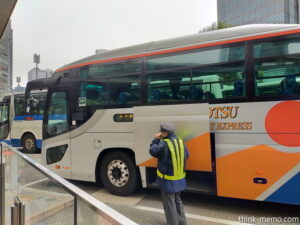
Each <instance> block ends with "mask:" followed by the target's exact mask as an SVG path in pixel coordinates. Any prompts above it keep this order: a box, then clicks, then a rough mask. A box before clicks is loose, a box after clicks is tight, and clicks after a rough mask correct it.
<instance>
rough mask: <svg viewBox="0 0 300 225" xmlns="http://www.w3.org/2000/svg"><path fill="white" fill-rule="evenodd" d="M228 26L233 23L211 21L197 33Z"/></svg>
mask: <svg viewBox="0 0 300 225" xmlns="http://www.w3.org/2000/svg"><path fill="white" fill-rule="evenodd" d="M229 27H233V25H229V24H226V23H224V22H222V21H219V22H218V23H217V22H213V23H212V24H211V25H210V26H207V27H204V28H202V30H200V31H199V33H202V32H208V31H212V30H220V29H224V28H229Z"/></svg>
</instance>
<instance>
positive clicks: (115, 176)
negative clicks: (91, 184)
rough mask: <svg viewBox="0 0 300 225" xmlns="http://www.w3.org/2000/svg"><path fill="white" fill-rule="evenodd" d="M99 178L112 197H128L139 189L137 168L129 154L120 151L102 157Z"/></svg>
mask: <svg viewBox="0 0 300 225" xmlns="http://www.w3.org/2000/svg"><path fill="white" fill-rule="evenodd" d="M112 168H114V169H112ZM109 169H110V171H109V173H108V170H109ZM109 174H110V175H109ZM100 176H101V181H102V184H103V185H104V187H105V188H106V189H107V190H108V191H109V192H110V193H112V194H114V195H120V196H126V195H130V194H132V193H133V192H135V191H136V190H137V189H138V188H139V187H140V175H139V171H138V168H137V166H136V165H135V163H134V160H133V159H132V158H131V157H130V156H129V154H127V153H124V152H122V151H114V152H112V153H109V154H107V155H106V156H105V157H104V159H103V160H102V163H101V167H100Z"/></svg>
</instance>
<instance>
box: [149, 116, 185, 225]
mask: <svg viewBox="0 0 300 225" xmlns="http://www.w3.org/2000/svg"><path fill="white" fill-rule="evenodd" d="M174 132H175V126H174V124H172V123H168V122H162V123H161V124H160V132H159V133H157V134H155V138H154V140H153V141H152V143H151V145H150V150H149V152H150V154H151V155H152V156H153V157H155V158H157V159H158V162H157V171H156V172H157V183H158V184H159V186H160V189H161V196H162V202H163V206H164V210H165V215H166V219H167V224H168V225H185V224H186V217H185V214H184V209H183V204H182V201H181V198H180V192H181V191H183V190H184V189H185V187H186V181H185V164H186V159H187V158H188V157H189V152H188V150H187V148H186V146H185V144H184V143H183V141H182V139H181V138H178V137H176V135H175V133H174Z"/></svg>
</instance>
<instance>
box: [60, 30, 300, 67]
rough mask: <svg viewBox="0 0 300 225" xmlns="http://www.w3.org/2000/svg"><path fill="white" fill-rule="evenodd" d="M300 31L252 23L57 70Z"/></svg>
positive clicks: (89, 59)
mask: <svg viewBox="0 0 300 225" xmlns="http://www.w3.org/2000/svg"><path fill="white" fill-rule="evenodd" d="M298 32H300V25H299V24H251V25H244V26H237V27H231V28H226V29H220V30H215V31H209V32H203V33H197V34H192V35H188V36H183V37H178V38H171V39H166V40H161V41H152V42H148V43H144V44H139V45H133V46H129V47H125V48H119V49H115V50H110V51H105V52H103V53H100V54H95V55H92V56H89V57H86V58H83V59H81V60H78V61H75V62H73V63H71V64H68V65H65V66H63V67H61V68H59V69H58V70H57V71H56V72H60V71H63V70H67V69H71V68H75V67H79V66H84V65H89V64H96V63H104V62H111V61H120V60H124V59H133V58H138V57H143V56H150V55H158V54H164V53H169V52H177V51H182V50H188V49H194V48H201V47H208V46H215V45H220V44H226V43H234V42H239V41H244V40H251V39H258V38H263V37H272V36H277V35H284V34H289V33H298Z"/></svg>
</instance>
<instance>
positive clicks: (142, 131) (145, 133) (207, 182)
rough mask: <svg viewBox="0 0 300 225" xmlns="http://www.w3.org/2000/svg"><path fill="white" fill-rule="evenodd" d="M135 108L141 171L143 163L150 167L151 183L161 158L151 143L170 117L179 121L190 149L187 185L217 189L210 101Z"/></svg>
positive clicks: (180, 134) (203, 189)
mask: <svg viewBox="0 0 300 225" xmlns="http://www.w3.org/2000/svg"><path fill="white" fill-rule="evenodd" d="M133 112H134V137H135V149H136V152H137V154H136V158H137V164H138V165H139V166H140V168H141V173H143V169H142V167H146V172H147V178H148V184H150V186H151V184H152V183H153V184H154V183H155V181H156V179H155V178H156V167H157V161H156V159H155V158H152V157H151V156H150V154H149V146H150V143H151V141H152V140H153V138H154V135H155V134H156V133H158V131H159V129H160V122H162V121H167V122H171V123H174V124H175V126H176V135H177V136H178V137H181V138H182V139H183V141H184V143H185V144H186V146H187V148H188V150H189V153H190V157H189V159H188V160H187V164H186V169H187V175H186V177H187V189H190V190H195V191H201V192H205V193H214V192H215V178H214V173H213V160H212V158H213V157H212V155H213V153H212V147H211V146H212V145H211V134H210V129H209V106H208V104H207V103H202V104H182V105H160V106H143V107H134V110H133ZM154 185H155V184H154Z"/></svg>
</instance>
